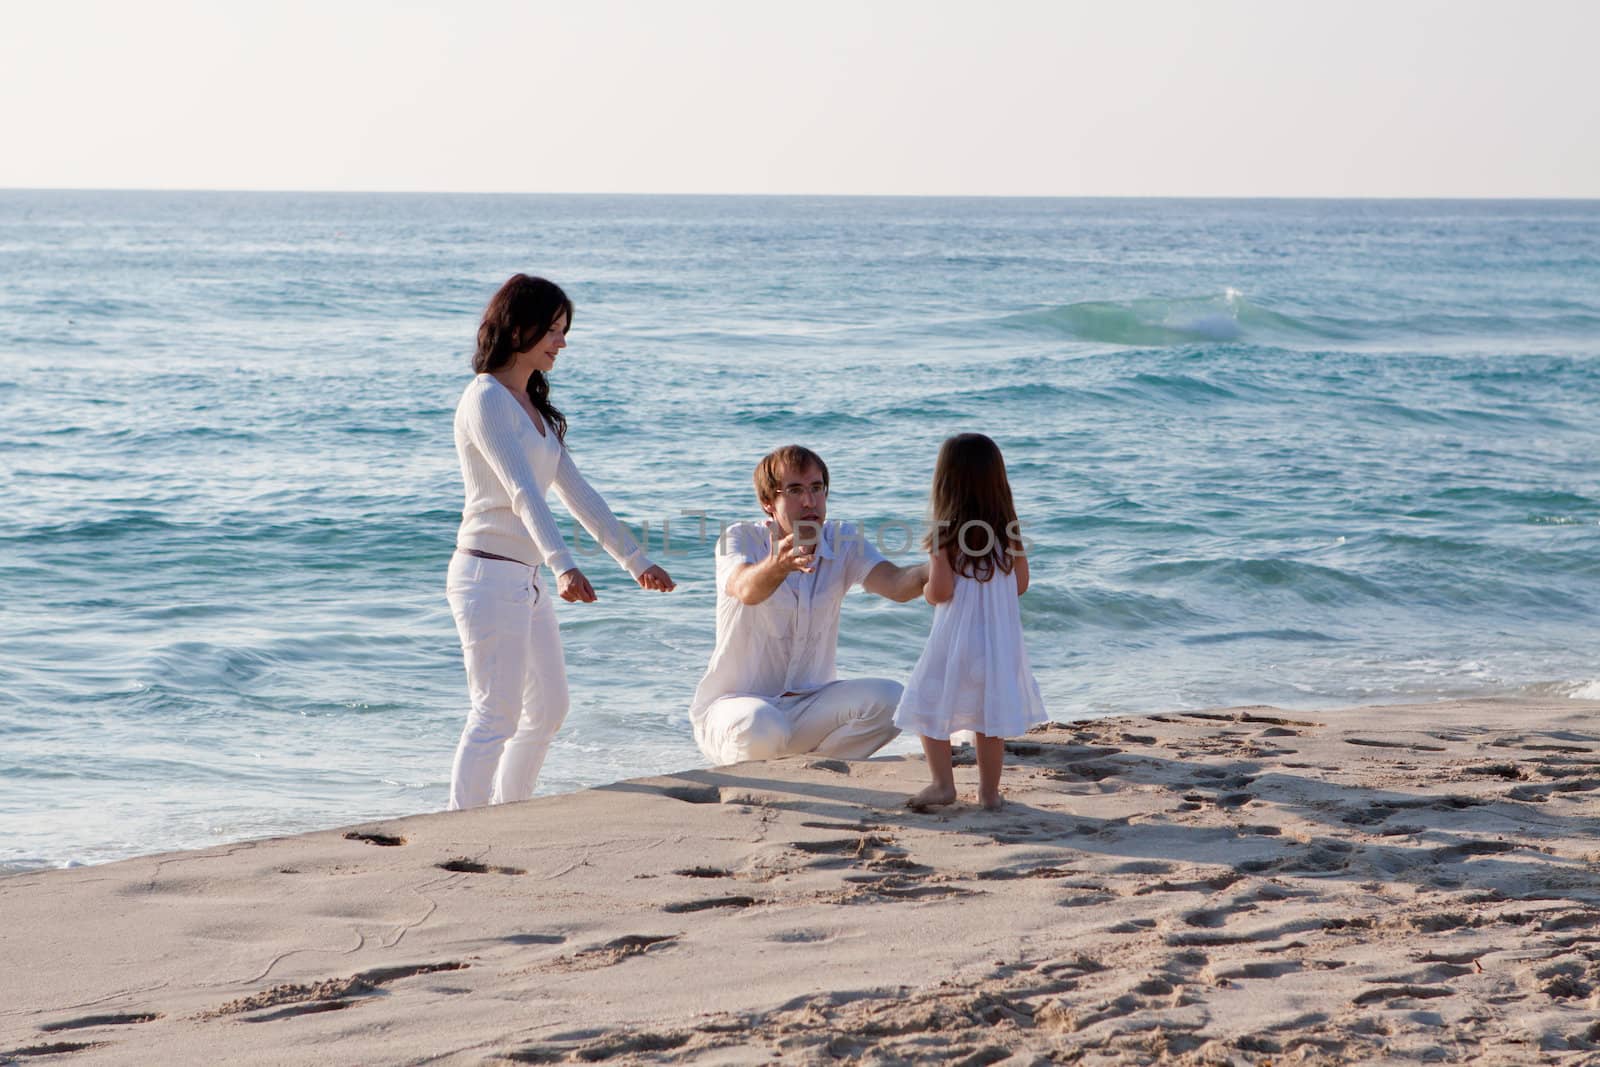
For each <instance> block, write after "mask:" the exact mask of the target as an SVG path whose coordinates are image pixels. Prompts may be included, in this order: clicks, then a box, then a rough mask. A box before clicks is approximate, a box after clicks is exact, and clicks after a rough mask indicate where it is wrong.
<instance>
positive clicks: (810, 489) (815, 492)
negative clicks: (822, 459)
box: [781, 482, 828, 500]
mask: <svg viewBox="0 0 1600 1067" xmlns="http://www.w3.org/2000/svg"><path fill="white" fill-rule="evenodd" d="M781 492H782V493H783V495H784V496H786V497H788V498H789V499H790V500H804V499H805V498H806V497H808V496H816V497H825V496H827V495H828V487H827V486H826V485H823V484H822V483H821V482H812V483H811V484H810V485H786V486H784V487H783V489H782V490H781Z"/></svg>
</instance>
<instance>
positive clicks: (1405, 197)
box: [0, 185, 1600, 203]
mask: <svg viewBox="0 0 1600 1067" xmlns="http://www.w3.org/2000/svg"><path fill="white" fill-rule="evenodd" d="M4 193H250V194H258V195H284V196H294V195H301V196H482V197H540V196H547V197H585V196H592V197H641V198H644V197H653V198H658V199H660V198H673V197H676V198H683V199H690V198H701V199H708V198H717V199H731V198H749V199H769V200H778V199H809V200H1214V201H1243V200H1285V201H1288V200H1339V201H1379V202H1387V201H1397V200H1401V201H1462V202H1473V201H1478V202H1485V201H1488V202H1495V201H1499V202H1506V201H1521V202H1557V203H1560V202H1568V203H1586V202H1592V201H1596V200H1600V195H1595V196H1565V195H1555V194H1531V195H1530V194H1513V195H1504V194H1502V195H1482V194H1474V195H1466V194H1457V193H1444V194H1397V195H1377V194H1363V195H1356V196H1352V195H1339V196H1326V195H1322V196H1319V195H1312V194H1303V193H1198V194H1196V193H1121V194H1112V193H807V192H779V193H751V192H706V193H685V192H672V193H659V192H638V191H562V190H541V191H530V190H515V189H296V188H252V187H243V186H240V187H211V188H204V187H198V186H91V185H61V186H45V185H38V186H32V185H17V186H9V185H8V186H0V194H4Z"/></svg>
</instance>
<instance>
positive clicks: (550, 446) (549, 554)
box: [448, 274, 673, 811]
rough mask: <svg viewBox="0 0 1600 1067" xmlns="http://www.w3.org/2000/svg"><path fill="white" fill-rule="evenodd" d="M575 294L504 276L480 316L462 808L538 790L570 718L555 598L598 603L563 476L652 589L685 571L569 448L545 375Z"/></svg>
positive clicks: (465, 617)
mask: <svg viewBox="0 0 1600 1067" xmlns="http://www.w3.org/2000/svg"><path fill="white" fill-rule="evenodd" d="M571 325H572V301H571V300H568V299H567V295H566V294H565V293H563V292H562V291H561V289H560V287H559V286H557V285H555V284H554V283H553V282H548V281H545V280H544V279H543V278H530V277H528V276H527V275H526V274H518V275H515V276H514V277H512V278H511V280H510V281H508V282H506V283H505V285H503V286H501V287H500V291H499V292H498V293H496V294H495V295H494V299H492V300H490V301H489V306H488V307H487V308H486V309H485V310H484V313H483V324H482V325H481V326H479V327H478V351H477V354H476V355H475V356H474V357H473V360H472V369H473V370H475V371H477V377H476V378H474V379H473V380H472V383H471V384H470V385H468V386H467V391H466V392H465V393H464V394H462V397H461V403H460V404H459V405H457V407H456V419H455V434H456V453H457V455H458V456H459V458H460V460H461V476H462V480H463V481H464V482H465V483H466V505H465V507H463V508H462V511H461V529H460V530H459V531H458V533H457V534H456V552H455V556H454V557H453V558H452V559H451V561H450V579H449V585H448V595H449V599H450V611H451V613H452V614H453V615H454V616H455V620H456V630H457V632H458V633H460V635H461V649H462V653H463V655H464V657H465V659H466V665H467V686H468V689H469V690H470V692H471V697H472V710H471V712H470V713H469V714H468V715H467V725H466V729H464V730H462V732H461V742H460V744H459V745H457V747H456V758H455V766H454V767H453V769H452V771H451V775H450V810H452V811H455V810H457V809H460V808H475V807H481V806H482V805H484V804H501V803H505V802H507V801H513V800H526V799H527V798H528V797H530V796H532V795H533V787H534V783H535V782H537V781H538V778H539V768H540V767H541V766H542V765H543V764H544V757H545V753H546V752H548V751H549V749H550V742H551V740H552V739H553V738H554V737H555V733H556V730H557V728H559V727H560V726H561V723H562V720H563V719H565V718H566V717H567V672H566V665H565V664H564V663H563V662H562V657H561V636H560V634H559V633H558V632H557V630H556V612H555V604H554V601H553V600H552V598H551V597H550V596H549V594H548V591H547V588H546V585H545V581H544V579H543V578H542V577H541V575H540V571H539V565H540V564H541V563H544V564H548V565H549V567H550V571H551V573H552V574H554V575H556V583H557V591H558V592H559V594H560V596H561V599H562V600H568V601H579V600H581V601H584V602H585V603H592V602H593V601H594V600H595V593H594V588H593V587H592V586H591V585H590V584H589V580H588V579H587V578H585V577H584V575H583V572H582V571H580V570H579V569H578V568H577V566H576V564H575V563H574V562H573V558H572V553H571V551H570V550H568V548H567V545H566V542H564V541H563V540H562V538H561V534H560V532H559V531H558V530H557V529H556V521H555V517H554V516H553V515H552V514H551V513H550V507H549V505H547V504H546V503H545V492H546V491H547V490H548V489H550V488H551V487H552V486H553V487H554V488H555V491H556V495H557V496H558V497H560V498H561V502H562V503H563V504H565V505H566V506H567V510H569V511H571V512H572V514H574V515H575V516H577V518H578V520H579V521H580V522H582V523H583V525H584V527H585V528H586V529H588V530H589V532H590V533H592V534H593V535H594V536H595V539H596V540H597V541H599V542H600V544H601V545H602V546H604V548H605V550H606V551H607V552H608V553H610V554H611V556H612V557H613V558H614V559H615V560H616V561H617V562H618V563H620V564H622V566H624V567H626V568H627V570H628V573H629V574H631V575H633V577H634V578H635V580H637V581H638V583H639V585H640V586H642V587H643V588H645V589H655V590H659V591H661V592H667V591H669V590H671V589H672V588H673V581H672V579H671V578H670V577H669V576H668V575H667V572H666V571H664V570H662V569H661V568H660V567H657V566H655V565H653V564H652V563H651V562H650V560H649V559H648V558H646V556H645V554H644V549H642V548H640V547H639V545H638V544H637V543H636V542H635V541H634V539H633V538H632V537H631V536H629V534H628V531H627V530H626V529H624V528H623V526H622V524H621V523H619V522H618V521H617V518H616V516H615V515H613V514H612V513H611V509H610V508H608V507H606V503H605V501H604V500H602V499H600V495H599V494H598V493H596V492H595V491H594V490H593V489H591V488H590V487H589V484H588V483H587V482H585V481H584V480H583V476H582V475H581V474H579V473H578V468H577V467H576V466H575V465H574V464H573V462H572V457H571V456H570V455H569V454H568V453H567V449H566V445H565V439H566V434H567V420H566V417H565V416H564V415H562V414H561V412H560V411H559V410H557V409H556V407H555V405H554V404H552V403H551V402H550V382H549V380H548V379H547V378H546V377H545V375H547V374H548V373H549V372H550V369H551V368H552V367H554V366H555V362H556V355H557V353H559V352H560V351H561V350H562V349H563V348H565V347H566V345H567V340H566V335H567V330H568V329H569V328H570V327H571Z"/></svg>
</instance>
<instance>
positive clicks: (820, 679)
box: [689, 522, 884, 731]
mask: <svg viewBox="0 0 1600 1067" xmlns="http://www.w3.org/2000/svg"><path fill="white" fill-rule="evenodd" d="M771 554H772V534H771V532H770V531H769V530H768V528H767V524H766V523H765V522H739V523H734V524H733V525H732V526H730V527H728V529H727V531H726V532H725V533H724V534H723V535H722V537H720V538H718V539H717V648H716V651H714V652H712V653H711V665H710V666H709V667H707V668H706V674H705V677H704V678H702V679H700V685H699V687H697V688H696V689H695V691H694V701H693V703H692V704H690V706H689V719H690V721H691V722H693V723H694V727H695V729H696V730H697V731H698V730H699V728H700V724H701V722H702V721H703V720H704V719H705V713H706V709H707V708H708V707H710V706H711V704H712V703H713V702H714V701H716V700H719V699H721V698H722V697H725V696H757V697H765V698H767V699H771V698H773V697H777V696H782V695H783V694H784V693H804V692H808V691H810V690H813V689H819V688H821V687H822V686H824V685H826V684H828V683H829V682H831V681H833V680H834V679H835V677H836V671H835V666H834V655H835V653H836V652H837V651H838V646H839V607H840V605H841V604H843V603H844V595H845V593H847V592H849V590H850V588H851V586H855V585H860V584H861V582H862V581H863V580H865V579H866V577H867V575H868V574H869V573H871V571H872V569H873V568H874V567H876V566H877V565H878V564H880V563H882V562H884V557H883V554H882V553H881V552H879V551H878V550H877V548H876V547H874V546H873V545H872V544H871V543H870V542H868V540H867V538H866V535H865V534H864V533H862V532H861V530H860V529H859V528H858V527H856V526H854V525H850V524H847V523H838V522H825V523H823V524H822V530H821V535H820V537H819V540H818V543H817V565H816V569H815V570H814V571H812V572H811V573H810V574H806V573H805V572H804V571H795V572H794V573H793V574H790V575H789V576H788V577H787V578H785V579H784V580H783V584H782V585H780V586H778V588H777V589H776V590H774V591H773V593H772V595H771V596H769V597H768V598H767V599H766V600H763V601H762V602H761V603H759V604H746V603H744V602H743V601H741V600H740V599H739V598H738V597H736V596H730V595H729V593H728V579H729V577H731V576H732V574H733V572H734V571H735V570H737V569H738V568H739V566H740V565H741V564H744V563H760V562H761V561H762V560H765V559H766V558H767V557H768V556H770V555H771Z"/></svg>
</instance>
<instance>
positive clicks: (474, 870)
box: [434, 856, 528, 874]
mask: <svg viewBox="0 0 1600 1067" xmlns="http://www.w3.org/2000/svg"><path fill="white" fill-rule="evenodd" d="M434 866H436V867H438V868H439V869H440V870H441V871H453V872H455V873H457V874H527V873H528V872H527V871H525V870H523V869H522V868H521V867H491V866H489V865H488V864H486V863H479V862H478V861H477V860H474V859H467V858H466V857H465V856H463V857H460V858H458V859H453V860H445V861H444V862H443V863H436V864H434Z"/></svg>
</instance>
